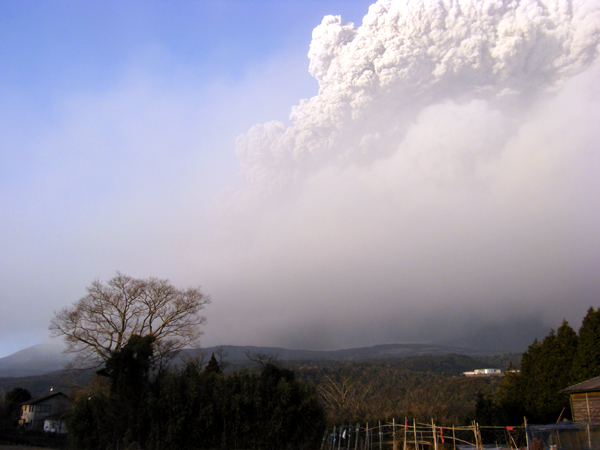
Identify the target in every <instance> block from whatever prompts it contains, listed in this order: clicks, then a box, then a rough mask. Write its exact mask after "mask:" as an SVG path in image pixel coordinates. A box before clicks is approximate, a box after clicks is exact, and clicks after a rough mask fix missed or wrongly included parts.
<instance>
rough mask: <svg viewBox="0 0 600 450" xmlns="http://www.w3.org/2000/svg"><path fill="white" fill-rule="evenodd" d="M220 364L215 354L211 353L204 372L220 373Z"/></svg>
mask: <svg viewBox="0 0 600 450" xmlns="http://www.w3.org/2000/svg"><path fill="white" fill-rule="evenodd" d="M222 372H223V371H222V370H221V366H220V365H219V363H218V361H217V358H215V354H214V353H213V354H212V356H211V357H210V360H209V361H208V364H207V365H206V367H205V368H204V373H222Z"/></svg>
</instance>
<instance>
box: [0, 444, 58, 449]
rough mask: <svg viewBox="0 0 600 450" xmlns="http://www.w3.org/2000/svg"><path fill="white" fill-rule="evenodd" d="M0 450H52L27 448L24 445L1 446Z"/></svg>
mask: <svg viewBox="0 0 600 450" xmlns="http://www.w3.org/2000/svg"><path fill="white" fill-rule="evenodd" d="M0 450H51V449H49V448H48V447H27V446H24V445H7V444H0Z"/></svg>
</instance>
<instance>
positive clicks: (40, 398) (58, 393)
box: [21, 391, 70, 406]
mask: <svg viewBox="0 0 600 450" xmlns="http://www.w3.org/2000/svg"><path fill="white" fill-rule="evenodd" d="M55 395H64V396H65V397H67V398H69V396H68V395H67V394H63V393H62V392H60V391H58V392H52V393H51V394H47V395H42V396H41V397H36V398H32V399H31V400H27V401H26V402H23V403H21V406H23V405H35V404H36V403H40V402H43V401H44V400H48V399H49V398H51V397H54V396H55ZM69 400H70V399H69Z"/></svg>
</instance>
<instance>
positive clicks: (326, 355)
mask: <svg viewBox="0 0 600 450" xmlns="http://www.w3.org/2000/svg"><path fill="white" fill-rule="evenodd" d="M63 350H64V347H63V346H62V345H61V344H38V345H34V346H31V347H27V348H24V349H22V350H19V351H17V352H15V353H13V354H11V355H8V356H5V357H3V358H0V377H3V378H7V377H26V376H35V375H44V374H47V373H50V372H56V371H60V370H64V369H65V368H66V366H67V364H68V363H69V362H71V361H72V360H73V359H74V358H75V355H72V354H65V353H63ZM212 353H216V354H220V355H221V356H222V357H223V359H224V360H226V361H228V362H237V363H239V362H243V361H248V360H249V359H248V356H253V355H254V356H256V355H262V356H269V357H274V358H275V359H278V360H281V361H300V360H319V361H326V360H332V361H336V360H338V361H339V360H348V361H351V360H361V359H362V360H364V359H380V358H402V357H408V356H416V355H425V354H432V355H436V354H447V353H460V354H465V355H473V354H485V353H488V352H484V351H481V350H473V349H469V348H465V347H457V346H449V345H442V344H398V343H393V344H378V345H373V346H368V347H353V348H346V349H340V350H302V349H286V348H283V347H266V346H252V345H246V346H243V345H220V346H212V347H204V348H197V349H184V350H182V351H181V353H180V355H179V358H180V359H182V360H183V359H186V358H195V357H199V356H200V355H204V357H210V355H211V354H212Z"/></svg>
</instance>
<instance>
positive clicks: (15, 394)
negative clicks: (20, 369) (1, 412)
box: [4, 387, 31, 424]
mask: <svg viewBox="0 0 600 450" xmlns="http://www.w3.org/2000/svg"><path fill="white" fill-rule="evenodd" d="M30 399H31V394H30V393H29V391H28V390H27V389H24V388H22V387H16V388H13V389H11V390H10V391H8V392H7V393H6V394H4V407H5V408H6V414H7V415H8V416H9V417H10V418H11V419H12V420H15V424H16V420H17V419H18V418H19V416H20V415H21V403H23V402H26V401H27V400H30Z"/></svg>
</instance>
